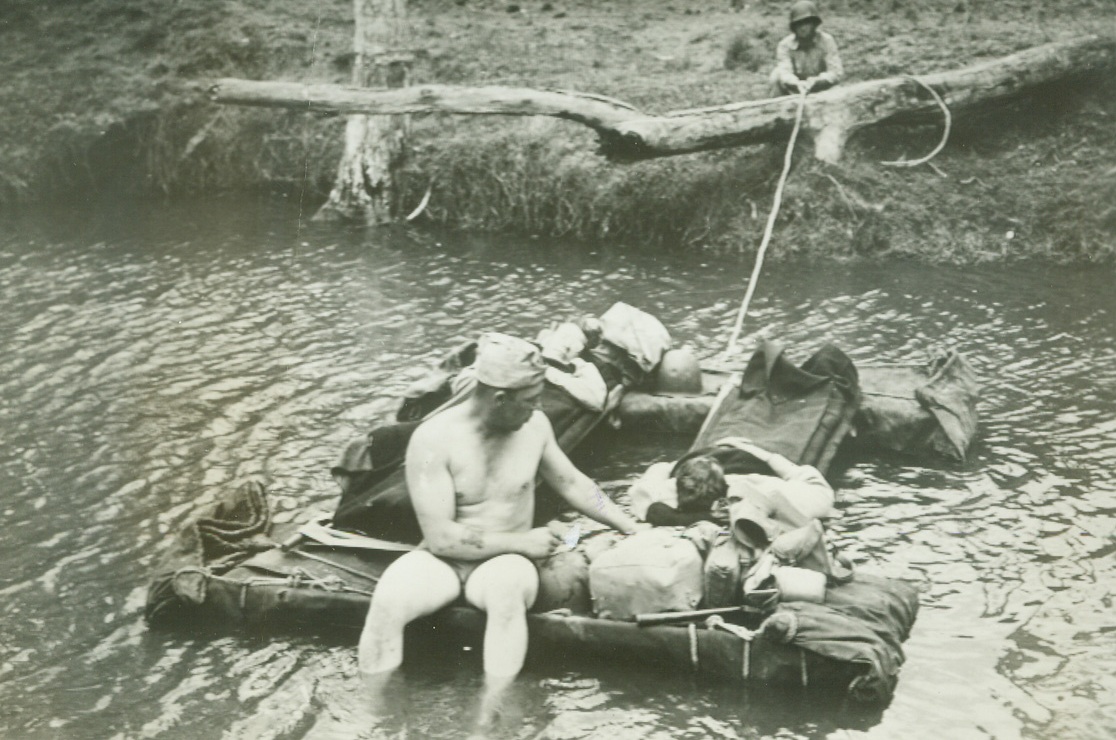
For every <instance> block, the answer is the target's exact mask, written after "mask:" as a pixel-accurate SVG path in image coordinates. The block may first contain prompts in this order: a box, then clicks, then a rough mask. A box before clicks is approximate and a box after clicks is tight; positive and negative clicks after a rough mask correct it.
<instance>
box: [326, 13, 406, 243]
mask: <svg viewBox="0 0 1116 740" xmlns="http://www.w3.org/2000/svg"><path fill="white" fill-rule="evenodd" d="M353 12H354V14H355V16H356V34H355V38H354V51H355V52H356V56H355V59H354V60H353V85H354V89H356V90H361V89H364V90H367V89H368V88H376V89H385V88H386V89H392V88H402V87H404V86H406V84H407V72H408V69H407V59H406V55H405V53H404V50H406V49H407V44H408V42H409V39H410V29H409V26H408V20H407V2H406V0H353ZM376 113H379V111H376V110H361V111H356V110H354V111H351V115H349V118H348V120H347V121H346V123H345V145H344V152H343V154H342V155H341V163H340V164H339V165H338V168H337V180H336V182H335V183H334V186H333V191H332V192H331V193H330V194H329V200H328V201H327V202H326V204H325V205H323V206H322V208H321V210H319V211H318V215H317V217H318V218H329V217H337V216H339V217H342V218H345V219H350V220H362V221H364V222H366V223H370V224H374V223H386V222H388V221H390V220H391V217H392V206H393V203H392V176H393V172H394V171H395V169H396V168H397V167H398V166H399V164H400V162H401V160H402V158H403V152H404V146H405V144H406V138H407V117H406V116H404V115H389V116H384V115H366V114H376Z"/></svg>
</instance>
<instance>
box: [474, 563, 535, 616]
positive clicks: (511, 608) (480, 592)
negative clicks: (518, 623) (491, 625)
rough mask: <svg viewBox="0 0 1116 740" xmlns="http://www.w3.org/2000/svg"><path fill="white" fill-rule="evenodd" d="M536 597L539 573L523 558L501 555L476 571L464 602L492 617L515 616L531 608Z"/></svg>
mask: <svg viewBox="0 0 1116 740" xmlns="http://www.w3.org/2000/svg"><path fill="white" fill-rule="evenodd" d="M538 593H539V572H538V570H536V569H535V564H534V563H532V562H531V561H530V560H528V559H527V558H525V557H523V556H522V555H500V556H499V557H495V558H493V559H492V560H489V561H487V562H486V563H484V564H483V565H481V566H480V567H479V568H477V569H476V570H475V571H473V575H472V576H471V577H470V578H469V582H468V583H467V584H466V585H465V598H466V599H467V600H468V601H469V602H470V603H471V604H473V605H474V606H476V607H478V608H480V609H483V610H484V611H486V612H487V613H488V614H489V617H490V618H491V617H492V616H497V617H499V616H502V615H514V614H517V613H522V612H524V611H526V610H527V609H529V608H531V605H532V604H534V603H535V598H536V597H537V596H538Z"/></svg>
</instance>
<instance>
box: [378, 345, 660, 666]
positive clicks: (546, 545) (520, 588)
mask: <svg viewBox="0 0 1116 740" xmlns="http://www.w3.org/2000/svg"><path fill="white" fill-rule="evenodd" d="M545 368H546V366H545V365H544V363H543V361H542V358H541V357H540V354H539V352H538V350H537V349H536V347H535V346H534V345H532V344H530V343H528V342H525V341H523V340H521V339H517V338H515V337H510V336H507V335H503V334H486V335H485V336H484V337H482V338H481V341H480V344H479V346H478V349H477V362H476V366H475V371H476V380H477V386H476V389H475V390H474V391H473V394H472V396H470V397H469V399H467V400H466V401H465V402H463V403H462V404H460V405H458V406H455V407H453V408H450V409H447V410H446V411H444V412H442V413H440V414H438V415H436V416H434V417H432V418H431V419H429V420H427V421H425V422H423V423H422V424H421V425H420V426H419V427H418V429H416V430H415V433H414V436H413V437H412V438H411V441H410V444H409V446H408V447H407V458H406V471H407V488H408V490H409V492H410V495H411V501H412V503H413V504H414V508H415V513H416V514H417V515H418V521H419V525H420V526H421V527H422V532H423V535H424V538H425V539H424V540H423V543H422V545H421V546H420V547H419V549H418V550H415V551H413V552H409V553H407V554H406V555H404V556H402V557H401V558H399V559H398V560H396V561H395V562H394V563H392V565H391V566H390V567H389V568H388V569H387V570H386V571H385V572H384V574H383V577H382V578H381V579H380V582H379V585H378V586H377V587H376V591H375V594H374V595H373V597H372V606H371V607H370V608H369V610H368V618H367V620H366V622H365V625H364V631H363V632H362V633H361V637H360V650H359V658H360V669H361V672H362V673H364V674H365V675H366V676H368V675H370V674H388V673H389V672H391V671H393V670H394V669H395V668H397V667H398V666H399V665H400V664H401V663H402V661H403V629H404V627H405V626H406V625H407V624H408V623H409V622H410V621H411V620H413V619H416V618H418V617H421V616H424V615H427V614H431V613H433V612H435V611H437V610H439V609H441V608H442V607H444V606H446V605H448V604H450V603H451V602H453V601H454V600H455V599H457V598H458V596H460V595H461V594H462V593H464V595H465V599H466V601H468V602H469V603H470V604H472V605H473V606H475V607H477V608H478V609H481V610H482V611H484V612H485V613H486V615H487V623H486V628H485V635H484V670H485V674H486V675H487V676H489V677H505V678H510V677H514V676H515V675H516V674H517V673H519V670H520V668H522V666H523V660H524V657H525V655H526V652H527V617H526V615H527V610H528V609H529V608H530V607H531V605H532V604H533V603H534V601H535V596H536V595H537V592H538V588H539V577H538V573H537V571H536V570H535V566H534V564H533V563H532V562H531V561H532V560H538V559H541V558H545V557H547V556H548V555H549V554H550V553H551V551H552V550H553V548H554V546H555V545H557V544H558V542H559V539H558V537H557V536H556V535H554V534H552V533H551V532H550V530H548V529H547V528H546V527H536V528H532V527H531V524H532V520H533V517H534V512H535V478H536V476H537V475H538V474H541V475H542V477H543V479H544V480H545V481H546V482H547V483H549V484H550V486H551V487H552V488H553V489H554V490H555V491H556V492H557V493H558V494H559V495H561V496H562V497H563V498H565V499H566V501H568V502H569V503H570V505H571V506H573V508H575V509H577V510H578V511H580V512H582V513H584V514H586V515H588V516H590V517H592V518H593V519H595V520H597V521H599V522H601V523H603V524H607V525H609V526H611V527H613V528H615V529H617V530H619V531H621V532H625V533H630V532H633V531H635V530H636V529H637V528H639V527H640V526H641V525H637V523H636V522H635V520H633V519H632V518H631V517H629V516H627V515H626V514H624V513H623V512H622V511H621V510H620V509H619V508H617V507H616V506H615V505H614V504H613V503H612V502H611V501H610V500H609V499H608V498H607V497H606V496H605V495H604V494H603V493H601V491H600V489H599V488H597V486H596V484H594V483H593V481H591V480H590V479H589V478H588V477H587V476H586V475H585V474H584V473H582V472H580V471H579V470H578V469H577V468H575V467H574V465H573V463H571V462H570V460H569V458H567V457H566V455H565V453H563V452H562V450H561V448H559V447H558V442H557V441H556V440H555V437H554V430H553V429H552V428H551V426H550V421H549V420H548V419H547V418H546V416H545V415H544V414H543V413H542V412H541V411H539V400H540V398H541V396H542V392H543V377H544V373H545ZM642 526H646V525H642Z"/></svg>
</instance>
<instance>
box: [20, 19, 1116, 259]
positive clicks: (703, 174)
mask: <svg viewBox="0 0 1116 740" xmlns="http://www.w3.org/2000/svg"><path fill="white" fill-rule="evenodd" d="M1047 6H1048V3H1045V2H1043V0H999V1H998V2H992V1H991V0H921V1H920V0H907V1H906V2H902V3H900V2H898V0H894V2H882V3H881V2H878V1H877V0H832V1H831V2H828V3H822V12H823V15H824V17H825V26H824V27H825V28H826V29H827V30H829V31H830V32H831V33H833V34H834V36H835V37H836V38H837V40H838V42H839V44H840V45H841V49H842V55H843V57H844V59H845V64H846V68H847V73H848V77H849V79H850V80H862V79H872V78H877V77H883V76H889V75H894V74H903V73H909V74H919V73H926V72H931V71H939V70H943V69H951V68H956V67H960V66H965V65H967V64H972V63H975V62H978V61H981V60H985V59H989V58H992V57H996V56H1000V55H1004V54H1009V53H1011V52H1014V51H1017V50H1020V49H1023V48H1027V47H1030V46H1035V45H1038V44H1042V43H1046V42H1048V41H1054V40H1061V39H1067V38H1074V37H1077V36H1080V35H1083V34H1086V33H1101V34H1112V35H1116V3H1113V2H1111V0H1064V1H1063V2H1060V3H1058V8H1057V10H1056V11H1054V10H1050V9H1049V8H1048V7H1047ZM410 8H411V13H412V17H413V21H414V24H413V25H414V29H415V39H416V42H415V46H416V50H417V52H418V60H417V63H416V66H415V69H414V73H413V76H414V79H415V80H416V81H419V82H441V83H447V84H469V85H476V84H509V85H525V86H531V87H550V88H559V89H574V90H582V91H587V92H595V93H600V94H604V95H609V96H612V97H616V98H619V99H621V100H625V101H627V102H629V103H631V104H633V105H636V106H638V107H639V108H641V109H643V110H646V111H649V112H663V111H667V110H672V109H679V108H689V107H697V106H703V105H715V104H719V103H724V102H729V101H733V100H742V99H748V98H759V97H763V96H764V95H765V92H766V84H767V83H766V77H767V73H768V71H769V69H770V65H771V59H772V56H773V50H774V46H775V43H776V42H777V41H778V39H779V38H780V37H781V36H782V35H783V34H784V33H785V32H786V17H785V10H786V3H785V2H772V1H765V2H751V3H747V4H746V5H745V7H744V8H743V9H742V10H740V11H733V10H732V9H731V8H730V3H729V2H728V0H724V1H723V2H720V1H718V2H709V1H703V0H676V1H673V2H662V1H659V0H654V1H652V0H616V1H613V2H589V1H588V0H577V1H574V0H550V1H548V2H544V1H539V0H531V1H530V2H524V3H514V4H513V3H507V2H495V1H491V0H437V1H435V0H423V1H417V0H412V2H411V3H410ZM352 34H353V18H352V2H351V0H322V1H321V2H315V3H305V2H299V1H298V0H177V1H176V2H174V3H168V2H165V1H164V0H58V1H57V2H52V3H41V2H38V1H37V0H8V2H7V3H6V8H5V10H4V12H3V13H2V14H0V68H2V69H3V70H4V80H5V84H4V86H3V87H2V88H0V102H2V103H3V110H4V113H3V114H2V115H0V205H7V206H11V205H13V204H18V203H20V202H28V201H37V200H43V199H46V198H54V197H68V198H75V197H76V198H78V199H81V200H96V199H98V198H102V197H149V196H151V195H162V196H175V195H180V194H186V193H197V192H215V191H249V190H264V189H285V190H291V191H299V192H300V193H301V194H302V195H303V197H304V198H306V200H307V201H308V202H311V201H313V200H315V199H321V198H324V196H325V194H326V193H327V192H328V188H329V185H330V184H331V182H332V179H333V173H334V168H335V165H336V162H337V159H338V157H339V153H340V140H341V127H342V123H341V121H340V120H339V119H337V118H330V117H321V116H310V115H303V114H296V113H283V112H278V111H274V110H238V109H234V108H224V107H217V106H214V105H212V104H210V103H209V102H208V101H206V99H205V97H204V89H205V85H206V82H207V81H208V80H211V79H214V78H217V77H223V76H231V77H245V78H252V79H285V80H298V81H326V82H347V81H348V78H349V74H350V70H351V64H352V58H353V57H352V53H351V45H352ZM1109 76H1111V75H1109ZM1114 93H1116V85H1114V84H1113V83H1111V82H1104V81H1094V82H1090V83H1088V84H1085V85H1082V86H1079V87H1077V88H1074V89H1058V90H1047V91H1043V92H1042V93H1041V94H1039V95H1036V96H1034V97H1032V98H1030V99H1028V100H1024V101H1021V102H1020V103H1018V104H1017V105H1015V106H1013V107H1012V108H1011V109H1009V110H1006V111H1000V112H998V113H992V114H989V115H986V116H983V117H981V118H980V119H977V120H968V121H959V122H958V125H957V127H956V128H955V130H954V132H953V135H952V136H951V140H950V144H949V146H948V147H947V148H946V149H945V150H944V151H943V152H942V153H941V154H939V155H938V156H937V157H936V158H935V159H934V161H933V164H934V165H935V166H934V167H919V168H916V169H908V170H896V169H890V168H885V167H881V166H879V164H878V161H879V160H884V159H897V158H901V157H904V156H905V157H908V158H913V157H917V156H920V155H921V154H923V153H925V152H927V151H929V150H930V149H932V148H933V147H934V145H935V144H936V143H937V140H938V137H939V134H940V130H939V129H938V128H936V127H934V126H926V127H918V128H903V129H894V130H888V131H878V130H874V131H871V132H866V133H862V134H860V135H859V136H857V137H855V138H854V140H853V141H852V142H851V146H850V149H849V151H848V154H847V155H846V158H845V160H844V161H843V162H842V163H841V165H839V166H836V167H832V166H823V165H821V164H819V163H816V162H814V161H811V159H810V157H809V149H808V148H807V147H803V148H802V149H801V151H800V154H799V164H798V165H797V167H796V170H795V172H794V173H793V175H792V177H791V180H790V182H789V184H788V188H787V193H786V195H785V200H784V204H783V208H782V211H781V216H780V224H779V229H780V231H779V233H780V237H779V248H778V249H777V250H775V251H773V256H776V257H778V256H787V255H799V256H828V257H833V256H836V257H856V256H874V255H879V254H899V255H914V256H917V257H919V258H923V259H929V260H955V261H974V260H987V259H1010V258H1018V257H1043V258H1049V259H1054V260H1058V261H1084V260H1111V259H1112V257H1113V255H1114V254H1116V125H1114V121H1116V94H1114ZM412 144H413V151H412V152H411V155H410V158H409V162H408V165H407V169H406V172H405V173H404V175H403V178H402V193H401V198H400V200H401V203H402V207H403V208H408V209H409V207H412V206H413V205H414V204H416V203H417V202H418V201H419V200H420V199H421V197H422V195H423V193H424V192H425V190H426V189H427V187H428V186H430V185H431V183H433V194H432V197H431V199H430V204H429V206H428V208H427V209H426V211H425V212H424V214H423V217H422V218H423V219H424V220H426V221H427V222H431V223H435V224H439V225H442V226H448V227H451V228H465V229H484V230H505V231H512V232H518V233H524V234H532V233H537V234H547V235H566V236H570V237H572V238H578V239H589V240H609V241H614V242H623V243H628V244H632V245H638V246H654V245H660V246H666V247H669V248H686V249H695V248H705V249H712V250H720V251H726V252H736V251H742V252H745V253H747V252H751V251H753V250H754V249H755V248H756V246H757V245H758V242H759V236H760V233H761V232H762V228H763V223H764V219H765V217H766V214H767V209H768V208H769V206H770V200H771V195H772V192H773V190H774V184H775V178H776V177H777V175H778V172H779V165H780V162H781V156H782V151H781V148H780V147H750V148H744V149H738V150H728V151H721V152H713V153H707V154H696V155H688V156H682V157H674V158H670V159H664V160H660V161H653V162H644V163H638V164H631V165H615V164H611V163H608V162H606V161H604V160H603V159H601V158H600V157H598V156H597V155H596V154H595V153H594V148H595V144H594V140H593V137H592V134H591V133H590V132H588V131H587V130H585V129H583V128H582V127H579V126H577V125H575V124H570V123H563V122H558V121H553V120H549V119H547V120H543V119H528V120H520V119H502V118H465V117H450V116H427V117H416V118H415V119H414V131H413V137H412Z"/></svg>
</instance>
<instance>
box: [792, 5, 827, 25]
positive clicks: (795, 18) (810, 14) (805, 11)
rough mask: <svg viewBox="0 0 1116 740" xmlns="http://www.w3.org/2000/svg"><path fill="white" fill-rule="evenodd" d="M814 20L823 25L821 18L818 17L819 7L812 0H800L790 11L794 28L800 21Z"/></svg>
mask: <svg viewBox="0 0 1116 740" xmlns="http://www.w3.org/2000/svg"><path fill="white" fill-rule="evenodd" d="M808 20H813V21H816V22H817V23H821V16H820V15H818V6H817V5H815V4H814V3H812V2H811V1H810V0H798V2H796V3H795V4H794V5H792V6H791V9H790V24H791V27H792V28H793V27H794V24H795V23H798V22H799V21H808Z"/></svg>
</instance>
